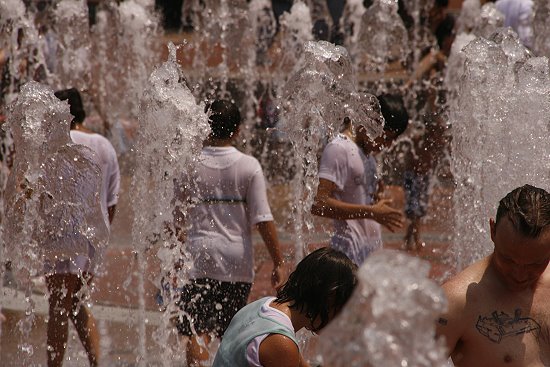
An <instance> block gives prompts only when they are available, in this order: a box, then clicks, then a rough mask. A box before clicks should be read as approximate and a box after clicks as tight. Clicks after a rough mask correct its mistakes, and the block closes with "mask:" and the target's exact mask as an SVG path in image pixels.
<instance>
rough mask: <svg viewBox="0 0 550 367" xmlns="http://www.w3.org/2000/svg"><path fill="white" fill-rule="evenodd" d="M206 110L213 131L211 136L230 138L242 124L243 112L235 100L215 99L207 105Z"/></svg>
mask: <svg viewBox="0 0 550 367" xmlns="http://www.w3.org/2000/svg"><path fill="white" fill-rule="evenodd" d="M205 112H206V113H207V114H208V122H209V123H210V128H211V129H212V132H211V133H210V136H211V137H213V138H216V139H229V138H231V137H232V136H233V134H235V132H236V131H237V129H238V128H239V125H240V124H241V113H240V112H239V108H238V107H237V105H236V104H235V103H233V102H230V101H227V100H219V99H218V100H215V101H214V102H212V103H211V104H209V105H207V106H206V108H205Z"/></svg>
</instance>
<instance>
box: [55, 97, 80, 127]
mask: <svg viewBox="0 0 550 367" xmlns="http://www.w3.org/2000/svg"><path fill="white" fill-rule="evenodd" d="M54 94H55V96H56V97H57V98H58V99H60V100H62V101H67V102H68V103H69V106H70V108H71V110H70V111H71V115H73V120H72V121H71V128H73V127H74V125H75V124H81V123H82V122H84V119H85V118H86V112H85V111H84V105H83V104H82V98H81V97H80V93H79V92H78V89H76V88H69V89H63V90H58V91H57V92H55V93H54Z"/></svg>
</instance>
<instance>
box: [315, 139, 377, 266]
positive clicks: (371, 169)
mask: <svg viewBox="0 0 550 367" xmlns="http://www.w3.org/2000/svg"><path fill="white" fill-rule="evenodd" d="M319 178H324V179H326V180H329V181H331V182H333V183H334V184H336V187H337V190H336V192H335V195H334V196H335V198H336V199H338V200H340V201H344V202H347V203H352V204H361V205H371V204H373V201H374V195H375V193H376V184H377V177H376V161H375V159H374V158H373V157H372V156H370V155H369V156H366V155H365V154H364V153H363V151H362V150H361V148H359V146H357V144H355V143H354V142H353V141H351V140H350V139H349V138H348V137H347V136H345V135H342V134H339V135H338V136H336V137H335V138H334V139H333V140H332V141H331V142H330V143H329V144H328V145H327V146H326V148H325V150H324V151H323V156H322V157H321V164H320V166H319ZM334 229H335V233H334V236H333V237H332V239H331V246H332V247H334V248H336V249H338V250H340V251H342V252H344V253H345V254H346V255H348V257H349V258H350V259H351V260H353V261H354V262H355V263H356V264H357V265H361V264H362V263H363V261H364V260H365V259H366V257H367V256H368V255H369V254H370V253H371V252H372V251H374V250H377V249H379V248H381V247H382V232H381V228H380V224H379V223H377V222H376V221H374V220H371V219H348V220H337V219H335V220H334Z"/></svg>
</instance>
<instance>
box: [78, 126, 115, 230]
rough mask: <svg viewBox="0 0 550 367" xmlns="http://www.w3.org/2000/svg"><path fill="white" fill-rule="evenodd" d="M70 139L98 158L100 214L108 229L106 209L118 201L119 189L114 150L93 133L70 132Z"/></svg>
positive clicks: (105, 140) (107, 141)
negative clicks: (100, 179)
mask: <svg viewBox="0 0 550 367" xmlns="http://www.w3.org/2000/svg"><path fill="white" fill-rule="evenodd" d="M71 139H72V140H73V142H74V143H75V144H81V145H85V146H87V147H88V148H90V149H91V150H93V151H94V152H95V154H96V156H97V158H98V161H97V164H98V165H99V167H100V169H101V176H102V181H101V192H100V198H101V212H102V213H103V218H104V219H105V223H106V224H107V228H109V213H108V211H107V208H109V207H110V206H113V205H115V204H116V203H117V201H118V190H119V188H120V171H119V167H118V160H117V156H116V152H115V149H114V148H113V146H112V145H111V142H109V140H107V139H106V138H105V137H103V136H102V135H99V134H95V133H87V132H82V131H78V130H71Z"/></svg>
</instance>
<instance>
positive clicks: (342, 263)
mask: <svg viewBox="0 0 550 367" xmlns="http://www.w3.org/2000/svg"><path fill="white" fill-rule="evenodd" d="M356 271H357V266H356V265H355V264H354V263H353V262H352V261H351V260H350V259H349V258H348V257H347V256H346V255H345V254H344V253H343V252H341V251H338V250H335V249H333V248H330V247H323V248H320V249H318V250H315V251H313V252H312V253H310V254H309V255H307V256H306V257H305V258H304V259H303V260H302V261H300V263H299V264H298V265H297V266H296V269H295V270H294V272H293V273H292V274H290V276H289V277H288V280H287V282H286V283H285V284H284V285H283V287H282V288H280V289H279V291H278V292H277V299H276V300H275V302H277V303H284V302H289V303H290V304H289V307H290V308H293V309H296V310H298V311H299V312H305V314H306V316H307V317H308V318H309V319H310V320H311V322H313V320H315V319H316V318H317V317H320V319H321V324H320V326H319V327H318V328H317V329H315V330H312V331H318V330H321V329H322V328H323V327H325V326H326V325H327V324H328V322H329V317H330V313H331V311H333V312H334V313H337V312H339V311H340V310H341V309H342V307H344V304H345V303H346V302H347V300H348V299H349V297H350V296H351V294H352V293H353V290H354V289H355V286H356V284H357V278H356Z"/></svg>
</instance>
